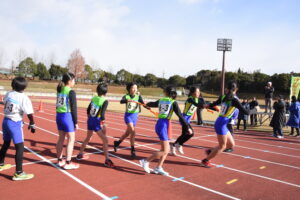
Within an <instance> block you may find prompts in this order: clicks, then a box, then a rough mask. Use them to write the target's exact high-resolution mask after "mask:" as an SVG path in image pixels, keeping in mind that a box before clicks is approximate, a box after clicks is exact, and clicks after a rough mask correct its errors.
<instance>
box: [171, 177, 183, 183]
mask: <svg viewBox="0 0 300 200" xmlns="http://www.w3.org/2000/svg"><path fill="white" fill-rule="evenodd" d="M183 179H184V177H179V178H174V179H173V180H172V181H174V182H175V181H179V180H183Z"/></svg>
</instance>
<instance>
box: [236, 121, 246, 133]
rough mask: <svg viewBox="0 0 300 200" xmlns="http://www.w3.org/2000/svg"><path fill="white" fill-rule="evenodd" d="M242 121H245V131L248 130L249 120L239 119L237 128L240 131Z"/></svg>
mask: <svg viewBox="0 0 300 200" xmlns="http://www.w3.org/2000/svg"><path fill="white" fill-rule="evenodd" d="M241 120H243V122H244V130H246V129H247V120H245V119H238V122H237V125H236V127H237V129H238V130H239V129H240V124H241Z"/></svg>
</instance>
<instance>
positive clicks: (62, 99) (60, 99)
mask: <svg viewBox="0 0 300 200" xmlns="http://www.w3.org/2000/svg"><path fill="white" fill-rule="evenodd" d="M65 99H66V97H63V96H59V97H57V100H56V107H57V108H59V107H62V106H64V103H65Z"/></svg>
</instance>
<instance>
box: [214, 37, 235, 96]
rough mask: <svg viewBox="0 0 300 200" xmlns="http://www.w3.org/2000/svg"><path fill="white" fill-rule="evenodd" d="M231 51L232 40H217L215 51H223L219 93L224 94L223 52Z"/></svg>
mask: <svg viewBox="0 0 300 200" xmlns="http://www.w3.org/2000/svg"><path fill="white" fill-rule="evenodd" d="M231 49H232V39H225V38H219V39H218V41H217V51H223V61H222V81H221V93H222V95H223V94H224V85H225V52H226V51H231Z"/></svg>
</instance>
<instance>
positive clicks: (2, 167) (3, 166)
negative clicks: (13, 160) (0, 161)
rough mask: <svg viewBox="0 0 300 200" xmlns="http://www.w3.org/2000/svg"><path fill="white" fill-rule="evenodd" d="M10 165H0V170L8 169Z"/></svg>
mask: <svg viewBox="0 0 300 200" xmlns="http://www.w3.org/2000/svg"><path fill="white" fill-rule="evenodd" d="M11 167H12V166H11V164H4V165H0V172H1V171H3V170H6V169H10V168H11Z"/></svg>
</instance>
